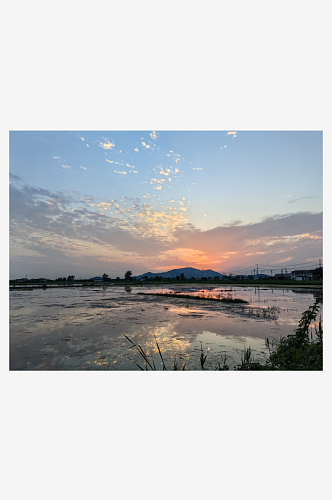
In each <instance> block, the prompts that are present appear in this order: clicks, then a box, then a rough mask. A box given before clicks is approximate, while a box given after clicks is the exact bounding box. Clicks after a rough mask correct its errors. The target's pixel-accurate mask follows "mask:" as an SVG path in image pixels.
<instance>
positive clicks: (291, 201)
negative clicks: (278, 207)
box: [287, 195, 317, 204]
mask: <svg viewBox="0 0 332 500" xmlns="http://www.w3.org/2000/svg"><path fill="white" fill-rule="evenodd" d="M309 198H317V195H314V196H302V197H301V198H295V200H289V201H287V204H288V203H295V202H296V201H299V200H308V199H309Z"/></svg>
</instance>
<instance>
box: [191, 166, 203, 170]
mask: <svg viewBox="0 0 332 500" xmlns="http://www.w3.org/2000/svg"><path fill="white" fill-rule="evenodd" d="M193 170H203V169H202V168H200V167H196V168H195V167H193Z"/></svg>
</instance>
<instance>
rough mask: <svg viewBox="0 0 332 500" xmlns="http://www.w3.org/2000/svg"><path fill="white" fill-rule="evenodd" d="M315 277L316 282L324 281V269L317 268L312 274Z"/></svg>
mask: <svg viewBox="0 0 332 500" xmlns="http://www.w3.org/2000/svg"><path fill="white" fill-rule="evenodd" d="M312 274H313V275H314V278H315V279H316V280H322V279H323V268H322V267H316V269H315V270H314V271H313V273H312Z"/></svg>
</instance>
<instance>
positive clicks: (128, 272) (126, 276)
mask: <svg viewBox="0 0 332 500" xmlns="http://www.w3.org/2000/svg"><path fill="white" fill-rule="evenodd" d="M132 274H133V273H132V272H131V271H127V272H126V274H125V280H127V281H130V280H131V275H132Z"/></svg>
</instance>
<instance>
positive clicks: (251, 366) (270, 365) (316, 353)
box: [125, 298, 323, 371]
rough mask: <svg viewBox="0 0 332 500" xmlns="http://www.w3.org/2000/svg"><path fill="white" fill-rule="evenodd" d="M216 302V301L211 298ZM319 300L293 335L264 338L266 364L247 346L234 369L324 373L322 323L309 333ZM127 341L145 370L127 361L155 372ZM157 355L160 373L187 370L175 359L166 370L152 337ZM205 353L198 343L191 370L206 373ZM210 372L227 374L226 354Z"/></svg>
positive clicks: (141, 353)
mask: <svg viewBox="0 0 332 500" xmlns="http://www.w3.org/2000/svg"><path fill="white" fill-rule="evenodd" d="M214 300H215V299H214ZM321 304H322V299H321V298H318V299H316V302H315V304H314V305H313V306H310V307H309V309H308V310H307V311H305V312H304V313H303V314H302V317H301V319H300V322H299V325H298V327H297V328H296V330H295V332H294V333H293V334H291V335H287V337H283V338H280V339H279V340H277V339H275V338H274V339H272V340H271V341H270V340H269V339H268V338H267V339H266V340H265V345H266V347H267V348H268V352H269V355H268V358H267V359H266V361H265V363H264V364H262V363H260V362H259V361H257V360H255V358H254V356H253V351H252V349H251V348H250V347H248V348H247V349H245V350H244V352H243V354H242V356H241V364H239V365H237V366H236V367H235V370H237V371H259V370H260V371H275V370H278V371H280V370H288V371H289V370H291V371H294V370H310V371H312V370H316V371H317V370H323V328H322V321H321V320H319V322H318V323H317V324H316V325H315V333H314V335H313V333H312V329H311V331H310V332H309V328H310V325H311V323H312V322H313V321H315V320H316V318H317V314H318V312H319V310H320V308H321ZM125 337H126V339H127V340H129V342H130V343H131V346H130V347H129V349H131V348H133V347H136V349H137V350H138V352H139V354H140V356H141V358H142V359H143V361H144V364H145V368H143V367H142V366H140V365H139V364H138V363H136V361H134V360H132V359H130V358H129V357H128V359H129V360H130V361H132V362H133V363H135V365H136V366H137V367H138V368H139V369H140V370H143V371H145V370H147V371H148V370H153V371H156V370H157V368H156V366H155V363H154V360H153V359H152V357H151V359H149V357H148V355H147V354H146V353H145V352H144V350H143V349H142V347H141V346H140V345H139V344H135V343H134V342H133V341H132V340H131V339H130V338H129V337H127V335H125ZM155 341H156V345H157V349H158V353H159V356H160V359H161V362H162V367H163V368H162V369H163V371H167V370H173V371H174V370H175V371H177V370H182V371H184V370H189V369H191V368H188V366H187V364H186V363H184V364H182V365H181V364H180V363H179V362H178V361H177V360H176V359H175V360H174V361H173V363H172V364H170V366H169V367H167V366H166V363H165V361H164V358H163V356H162V353H161V350H160V347H159V344H158V342H157V339H156V338H155ZM207 356H208V354H204V351H203V346H202V344H201V350H200V356H199V364H198V367H195V368H193V369H201V370H209V368H207V366H206V360H207ZM210 366H211V369H212V370H216V371H228V370H229V365H228V364H227V355H224V356H221V359H220V360H219V361H217V362H216V363H215V364H214V365H210Z"/></svg>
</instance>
